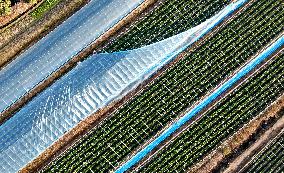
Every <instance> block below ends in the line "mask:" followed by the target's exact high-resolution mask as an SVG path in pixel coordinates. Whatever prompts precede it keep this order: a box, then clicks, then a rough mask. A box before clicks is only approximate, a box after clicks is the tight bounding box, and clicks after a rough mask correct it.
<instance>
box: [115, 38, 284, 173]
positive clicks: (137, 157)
mask: <svg viewBox="0 0 284 173" xmlns="http://www.w3.org/2000/svg"><path fill="white" fill-rule="evenodd" d="M283 45H284V36H282V37H281V38H279V39H278V40H277V41H276V42H275V43H274V44H272V45H271V46H270V47H268V48H267V49H266V50H264V51H263V52H262V53H261V54H260V55H258V56H257V57H256V58H255V59H253V60H252V61H251V62H249V63H248V64H247V65H246V66H245V67H243V68H242V69H241V70H240V71H239V72H238V73H237V74H235V75H234V76H233V77H232V78H230V79H229V80H228V81H226V82H225V83H224V84H223V85H222V86H220V87H219V88H218V89H217V90H215V91H214V92H213V93H212V94H210V95H209V96H208V97H206V98H205V99H204V100H202V101H201V102H200V103H199V104H198V105H196V106H195V107H194V108H193V109H192V110H190V111H189V112H188V113H187V114H185V115H184V116H182V117H181V118H180V119H179V120H177V121H176V122H174V123H173V124H172V125H171V126H170V127H168V128H167V129H166V130H165V131H164V132H163V133H162V134H161V135H160V136H158V137H157V138H156V139H155V140H153V141H152V142H151V143H149V144H148V145H147V146H145V148H143V149H142V150H141V151H139V152H138V153H137V154H136V155H134V156H133V157H132V158H130V159H129V160H128V161H127V162H126V163H125V164H123V165H122V166H121V167H120V168H118V169H117V170H116V171H115V172H116V173H122V172H125V171H127V170H128V169H129V168H131V167H132V166H134V165H135V164H136V163H138V162H139V161H140V160H141V159H143V158H144V157H145V156H146V155H147V154H149V153H150V152H151V151H152V150H153V149H154V148H155V147H157V146H158V145H159V144H160V143H161V142H163V141H164V140H165V139H166V138H167V137H169V136H170V135H171V134H173V133H174V132H175V131H177V130H178V129H179V128H180V127H181V126H182V125H184V124H185V123H186V122H187V121H189V120H190V119H191V118H192V117H193V116H195V115H196V114H197V113H199V112H200V111H201V110H202V109H203V108H205V107H206V106H208V105H209V104H210V103H211V102H213V101H214V100H215V99H216V98H217V97H218V96H220V95H221V94H222V93H224V92H225V91H226V90H228V89H229V88H230V87H231V86H232V85H233V84H235V83H236V82H237V81H238V80H240V79H241V78H242V77H244V76H245V75H246V74H248V73H249V72H250V71H251V70H253V69H254V68H255V67H256V66H257V65H259V64H260V63H261V62H263V61H264V60H265V59H266V58H268V57H269V55H271V54H273V53H274V52H275V51H276V50H277V49H278V48H280V47H281V46H283Z"/></svg>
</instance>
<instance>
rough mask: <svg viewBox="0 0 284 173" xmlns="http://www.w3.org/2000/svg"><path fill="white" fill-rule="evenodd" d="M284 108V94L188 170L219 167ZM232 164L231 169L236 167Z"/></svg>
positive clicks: (196, 171)
mask: <svg viewBox="0 0 284 173" xmlns="http://www.w3.org/2000/svg"><path fill="white" fill-rule="evenodd" d="M283 108H284V95H282V96H281V97H279V98H278V99H277V100H276V101H275V102H274V103H272V104H271V105H270V106H269V107H267V108H266V109H265V110H264V111H263V112H262V113H260V114H259V115H258V116H256V117H255V118H253V119H252V120H251V121H250V122H249V123H247V124H246V125H244V127H242V128H241V129H239V130H238V131H237V132H236V133H235V134H233V135H232V136H231V137H230V138H228V139H227V140H225V141H224V142H223V143H222V144H221V145H220V146H219V147H218V148H216V149H215V150H214V151H212V152H211V153H209V154H208V155H207V156H205V158H204V159H203V160H202V161H201V162H199V163H197V164H196V165H194V166H193V167H191V168H190V169H189V170H188V172H194V173H209V172H214V171H216V169H218V166H219V165H220V164H221V163H222V162H224V161H225V160H226V159H227V158H228V157H229V156H230V155H232V154H234V152H235V151H236V150H238V149H239V148H240V147H241V146H242V145H243V144H244V143H246V142H248V141H249V140H250V139H251V137H252V136H253V135H254V134H256V132H259V131H260V129H261V128H262V125H263V124H265V123H267V122H268V121H269V120H271V119H272V118H279V116H280V115H279V113H280V112H281V109H283ZM234 166H236V165H232V166H231V167H230V169H233V168H235V167H234Z"/></svg>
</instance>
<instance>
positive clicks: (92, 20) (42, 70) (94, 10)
mask: <svg viewBox="0 0 284 173" xmlns="http://www.w3.org/2000/svg"><path fill="white" fill-rule="evenodd" d="M143 1H144V0H131V1H129V0H91V1H90V2H89V3H88V4H87V5H85V6H84V7H83V8H82V9H81V10H79V11H78V12H76V13H75V14H74V15H72V16H71V17H70V18H68V19H67V20H66V21H65V22H63V23H62V24H61V25H59V26H58V27H57V28H56V29H54V31H52V32H51V33H49V34H48V35H47V36H46V37H44V38H43V39H41V40H40V41H39V42H37V43H36V44H35V45H34V46H32V47H31V48H29V49H28V50H27V51H25V52H24V53H23V54H21V55H20V56H19V57H17V59H15V60H14V61H12V62H11V63H10V64H8V65H7V67H5V68H4V69H3V70H1V71H0V81H1V82H0V112H3V111H4V110H5V109H6V108H8V107H9V106H10V105H12V104H13V103H15V102H16V101H17V100H18V99H20V98H21V97H22V96H23V95H24V94H26V93H27V92H29V91H30V90H31V89H32V88H34V87H35V86H36V85H37V84H38V83H40V82H41V81H43V80H44V79H45V78H46V77H47V76H49V75H50V74H51V73H52V72H54V71H56V69H58V68H60V67H61V66H62V65H63V64H65V63H66V62H67V61H68V60H70V59H71V58H72V57H73V56H74V55H76V54H77V53H78V52H79V51H81V50H82V49H84V48H85V47H87V46H88V45H89V44H90V43H91V42H93V41H94V40H95V39H96V38H98V37H99V36H100V35H101V34H103V33H104V32H105V31H107V30H108V29H109V28H111V27H112V26H113V25H115V24H116V23H117V22H118V21H119V20H121V19H122V18H123V17H124V16H126V15H127V14H128V13H129V12H131V11H132V10H133V9H134V8H136V7H137V6H138V5H139V4H140V3H142V2H143ZM98 21H99V22H98ZM11 88H13V89H11Z"/></svg>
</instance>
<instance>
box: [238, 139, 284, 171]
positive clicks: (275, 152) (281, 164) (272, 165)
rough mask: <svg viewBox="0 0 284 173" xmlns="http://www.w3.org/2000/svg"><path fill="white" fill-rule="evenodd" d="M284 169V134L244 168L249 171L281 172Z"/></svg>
mask: <svg viewBox="0 0 284 173" xmlns="http://www.w3.org/2000/svg"><path fill="white" fill-rule="evenodd" d="M283 170H284V134H282V136H280V137H279V138H277V139H276V140H275V141H274V142H273V143H272V144H271V145H269V147H267V148H265V150H264V151H262V152H261V153H260V154H259V155H258V157H257V158H256V159H254V160H253V161H252V162H251V163H250V165H249V166H248V167H247V168H246V170H244V172H248V173H253V172H255V173H257V172H266V173H272V172H273V173H280V172H281V171H283Z"/></svg>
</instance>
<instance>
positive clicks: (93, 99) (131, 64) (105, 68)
mask: <svg viewBox="0 0 284 173" xmlns="http://www.w3.org/2000/svg"><path fill="white" fill-rule="evenodd" d="M242 2H245V0H243V1H242ZM240 4H241V3H235V4H230V5H229V6H227V7H226V8H224V9H223V10H222V11H221V12H219V13H218V14H217V15H215V16H214V17H212V18H211V19H208V20H207V21H205V22H204V23H202V24H200V25H198V26H197V27H194V28H192V29H190V30H188V31H186V32H183V33H181V34H178V35H176V36H173V37H170V38H168V39H165V40H163V41H160V42H158V43H154V44H151V45H148V46H145V47H142V48H139V49H135V50H129V51H123V52H116V53H111V54H107V53H103V54H96V55H93V56H91V57H89V58H88V59H87V60H85V61H83V62H82V63H80V64H79V65H78V66H77V67H76V68H74V69H73V70H72V71H71V72H69V73H68V74H66V75H65V76H64V77H62V78H61V79H59V80H58V81H56V82H55V83H54V84H53V85H52V86H50V87H49V88H47V89H46V90H45V91H43V92H42V93H40V94H39V95H38V96H36V97H35V98H34V99H33V100H32V101H31V102H30V103H28V104H27V105H26V106H25V107H24V108H22V109H21V110H20V111H19V112H17V113H16V114H15V115H14V116H13V117H12V118H11V119H9V120H8V121H7V122H5V123H4V124H3V125H2V126H0V172H16V171H17V170H19V169H20V168H21V167H23V166H24V165H26V164H27V163H28V162H30V161H31V160H33V159H34V158H36V157H37V156H38V155H39V154H40V153H41V152H43V151H44V150H45V149H46V148H47V147H48V146H50V145H51V144H52V143H53V142H55V141H56V140H57V139H58V138H59V137H61V136H62V135H63V134H64V133H65V132H66V131H68V130H70V129H71V128H73V127H74V126H75V125H76V124H77V123H78V122H79V121H81V120H82V119H84V118H86V117H87V116H89V115H90V114H92V113H94V112H96V111H97V110H98V109H99V108H102V107H104V106H106V105H107V104H108V103H110V102H112V101H114V100H116V99H119V98H121V97H122V96H124V95H125V94H126V93H128V92H129V91H130V90H131V89H133V88H135V87H136V86H137V85H138V84H139V83H141V82H142V81H143V80H144V79H146V78H148V77H149V75H151V74H153V73H155V72H156V71H157V70H158V69H159V68H161V67H162V66H163V65H164V64H165V63H167V62H169V61H171V60H173V58H174V57H175V56H176V55H177V54H178V53H180V52H181V51H183V50H184V49H185V48H186V47H188V46H189V45H190V44H192V43H193V42H195V41H196V40H197V39H199V38H200V37H202V36H203V35H204V34H206V33H207V32H208V31H210V30H211V29H212V28H213V27H215V26H216V25H217V24H219V23H220V22H221V21H222V20H223V19H224V18H225V17H226V16H227V15H228V14H230V13H232V12H233V10H234V9H236V8H237V7H238V6H239V5H240Z"/></svg>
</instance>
